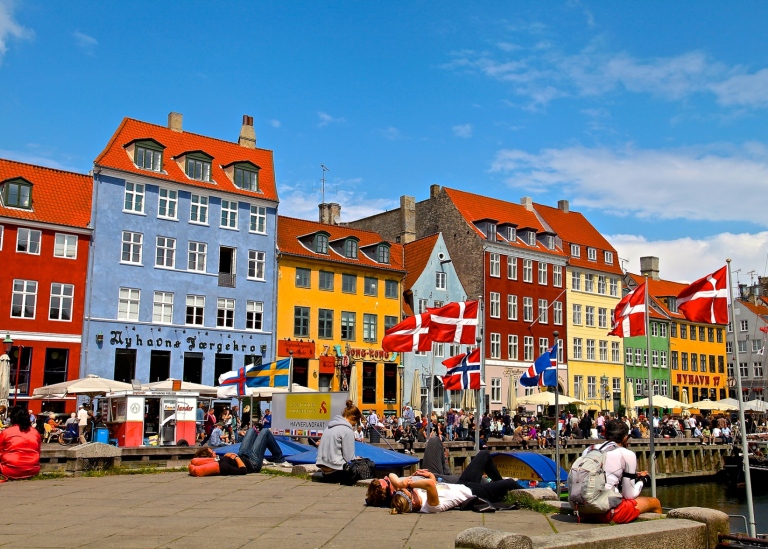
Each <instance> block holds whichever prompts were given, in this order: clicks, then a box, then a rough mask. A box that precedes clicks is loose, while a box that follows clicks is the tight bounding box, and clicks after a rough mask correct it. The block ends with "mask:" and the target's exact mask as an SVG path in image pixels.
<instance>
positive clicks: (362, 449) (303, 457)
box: [285, 442, 419, 469]
mask: <svg viewBox="0 0 768 549" xmlns="http://www.w3.org/2000/svg"><path fill="white" fill-rule="evenodd" d="M355 455H356V456H360V457H365V458H368V459H371V460H373V462H374V463H375V464H376V468H377V469H392V468H398V467H407V466H408V465H413V464H415V463H418V462H419V458H417V457H413V456H409V455H406V454H401V453H400V452H393V451H392V450H385V449H383V448H379V447H378V446H371V445H370V444H366V443H364V442H355ZM285 461H287V462H289V463H293V464H294V465H306V464H308V463H311V464H313V465H314V463H315V461H317V448H312V449H311V450H308V451H306V452H304V453H302V454H294V455H292V456H286V458H285Z"/></svg>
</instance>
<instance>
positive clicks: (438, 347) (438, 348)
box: [432, 343, 445, 358]
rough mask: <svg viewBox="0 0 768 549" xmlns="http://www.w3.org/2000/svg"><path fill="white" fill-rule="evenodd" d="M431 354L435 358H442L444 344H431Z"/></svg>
mask: <svg viewBox="0 0 768 549" xmlns="http://www.w3.org/2000/svg"><path fill="white" fill-rule="evenodd" d="M432 352H433V353H434V354H435V358H443V355H444V354H445V343H433V344H432Z"/></svg>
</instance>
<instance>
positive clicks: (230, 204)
mask: <svg viewBox="0 0 768 549" xmlns="http://www.w3.org/2000/svg"><path fill="white" fill-rule="evenodd" d="M237 205H238V202H237V201H236V200H225V199H222V200H221V215H220V216H219V228H221V229H227V230H229V231H236V230H237V208H238V206H237Z"/></svg>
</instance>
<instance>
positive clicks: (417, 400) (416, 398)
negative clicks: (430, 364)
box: [411, 369, 421, 415]
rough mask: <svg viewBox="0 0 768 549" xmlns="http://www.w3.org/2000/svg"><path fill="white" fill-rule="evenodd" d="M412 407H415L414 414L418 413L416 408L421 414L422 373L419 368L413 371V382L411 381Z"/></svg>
mask: <svg viewBox="0 0 768 549" xmlns="http://www.w3.org/2000/svg"><path fill="white" fill-rule="evenodd" d="M411 408H413V413H414V414H415V413H416V410H418V411H419V414H418V415H421V374H420V373H419V370H418V369H416V370H414V371H413V382H412V383H411Z"/></svg>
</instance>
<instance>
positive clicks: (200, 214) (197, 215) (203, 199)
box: [189, 194, 209, 226]
mask: <svg viewBox="0 0 768 549" xmlns="http://www.w3.org/2000/svg"><path fill="white" fill-rule="evenodd" d="M208 203H209V200H208V197H207V196H205V195H202V194H193V195H192V196H191V197H190V199H189V222H190V223H194V224H195V225H206V226H207V225H208V219H209V218H208Z"/></svg>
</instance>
